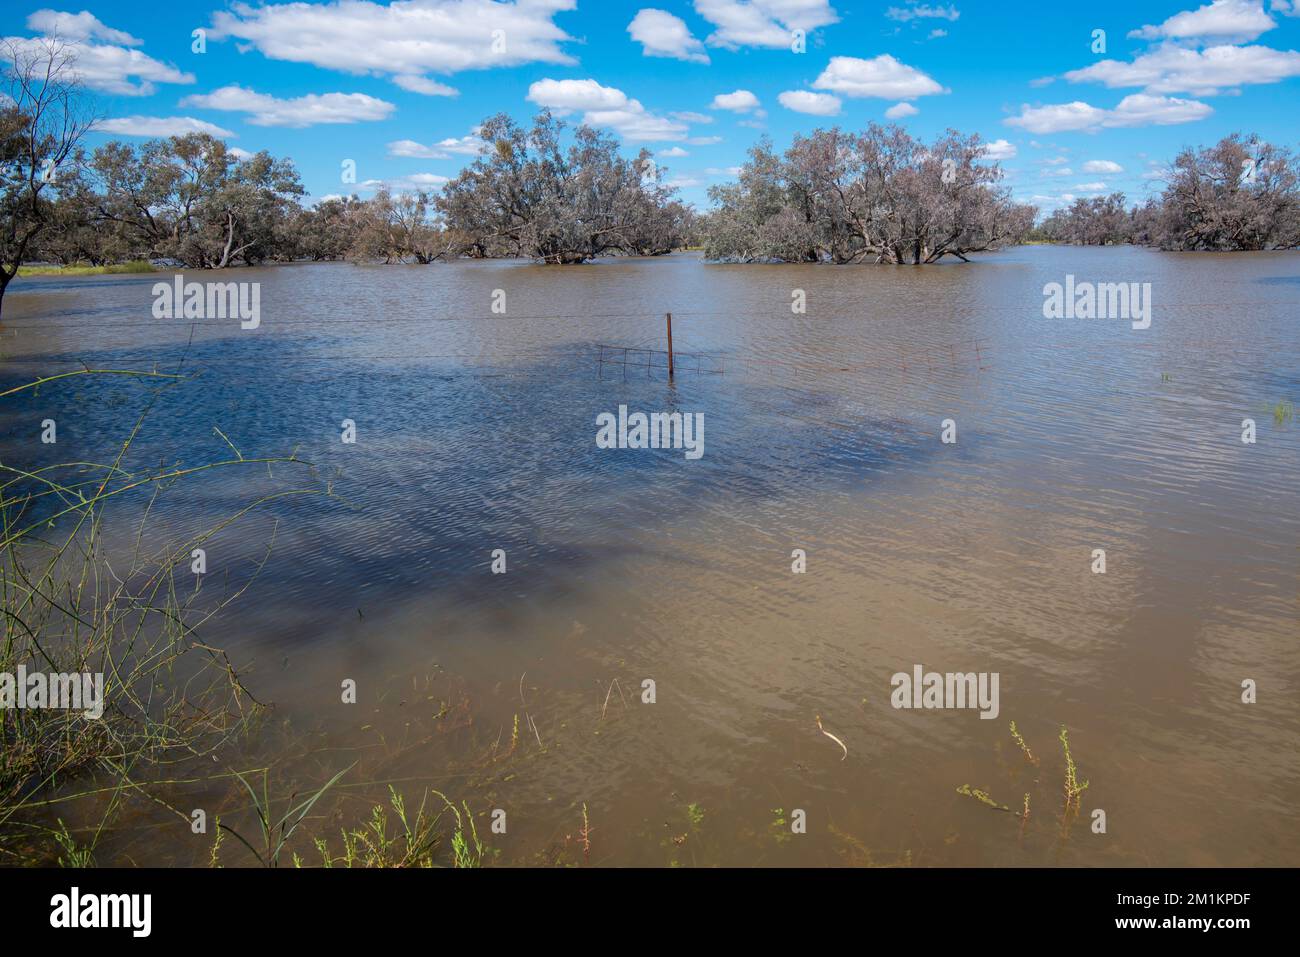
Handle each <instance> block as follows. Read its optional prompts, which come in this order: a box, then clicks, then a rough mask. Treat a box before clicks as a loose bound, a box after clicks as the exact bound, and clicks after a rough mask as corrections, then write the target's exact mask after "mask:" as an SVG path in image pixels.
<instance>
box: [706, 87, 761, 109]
mask: <svg viewBox="0 0 1300 957" xmlns="http://www.w3.org/2000/svg"><path fill="white" fill-rule="evenodd" d="M758 107H759V102H758V97H756V96H755V95H754V94H753V93H751V92H749V90H736V91H735V92H734V93H719V94H718V95H717V96H715V97H714V98H713V102H712V103H710V104H709V108H710V109H714V110H731V111H732V112H733V113H749V112H750V111H752V110H756V109H758Z"/></svg>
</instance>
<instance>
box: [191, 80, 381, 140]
mask: <svg viewBox="0 0 1300 957" xmlns="http://www.w3.org/2000/svg"><path fill="white" fill-rule="evenodd" d="M181 106H197V107H200V108H202V109H208V110H225V111H228V112H233V113H246V114H248V122H249V123H251V124H252V125H253V126H288V127H293V128H297V129H301V128H302V127H306V126H315V125H316V124H318V123H356V122H358V121H361V120H382V119H384V118H386V117H387V116H388V115H389V114H390V113H392V112H393V110H395V109H396V107H395V106H393V104H391V103H387V102H385V101H384V100H380V99H376V98H375V97H373V96H367V95H366V94H364V93H308V94H307V95H306V96H299V97H294V98H293V99H280V98H278V97H274V96H271V95H270V94H268V93H258V92H257V91H255V90H250V89H245V88H244V87H242V86H239V85H238V84H232V85H230V86H223V87H221V88H220V89H217V90H213V91H212V92H211V93H198V94H194V95H192V96H187V97H185V99H183V100H181Z"/></svg>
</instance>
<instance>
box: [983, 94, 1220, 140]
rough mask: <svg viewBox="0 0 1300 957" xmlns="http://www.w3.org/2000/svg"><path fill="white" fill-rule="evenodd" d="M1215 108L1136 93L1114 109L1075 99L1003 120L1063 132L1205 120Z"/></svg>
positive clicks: (1033, 130)
mask: <svg viewBox="0 0 1300 957" xmlns="http://www.w3.org/2000/svg"><path fill="white" fill-rule="evenodd" d="M1213 112H1214V111H1213V110H1212V109H1211V108H1210V107H1209V106H1208V105H1207V104H1205V103H1199V102H1197V101H1196V100H1180V99H1177V98H1175V97H1169V96H1151V95H1149V94H1146V93H1133V94H1130V95H1129V96H1126V97H1124V99H1122V100H1120V101H1119V104H1118V105H1117V106H1116V107H1115V109H1113V110H1105V109H1101V108H1099V107H1096V106H1091V105H1089V104H1087V103H1084V102H1083V101H1082V100H1075V101H1074V102H1072V103H1058V104H1053V105H1049V106H1035V107H1031V106H1028V105H1026V106H1023V107H1021V110H1020V115H1019V116H1013V117H1009V118H1008V119H1006V120H1003V122H1004V123H1006V124H1007V125H1008V126H1019V127H1021V128H1023V129H1026V130H1028V131H1029V132H1031V133H1060V132H1064V131H1069V130H1086V131H1096V130H1099V129H1103V128H1111V127H1130V126H1172V125H1174V124H1176V123H1190V122H1192V121H1194V120H1200V119H1204V118H1205V117H1207V116H1209V115H1210V114H1211V113H1213Z"/></svg>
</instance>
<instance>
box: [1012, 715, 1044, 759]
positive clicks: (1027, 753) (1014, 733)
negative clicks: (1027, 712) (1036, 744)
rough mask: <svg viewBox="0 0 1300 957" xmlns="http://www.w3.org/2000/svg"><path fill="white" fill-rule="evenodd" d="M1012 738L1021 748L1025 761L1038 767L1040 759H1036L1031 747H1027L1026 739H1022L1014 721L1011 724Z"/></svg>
mask: <svg viewBox="0 0 1300 957" xmlns="http://www.w3.org/2000/svg"><path fill="white" fill-rule="evenodd" d="M1011 737H1012V738H1013V739H1014V740H1015V742H1016V744H1017V745H1019V746H1020V751H1021V753H1022V754H1023V755H1024V756H1025V760H1026V761H1028V762H1029V763H1030V764H1032V765H1034V767H1037V766H1038V758H1036V757H1034V752H1032V751H1030V750H1029V745H1027V744H1026V743H1025V739H1024V738H1023V737H1021V735H1020V732H1019V731H1018V730H1017V729H1016V723H1015V722H1014V721H1012V722H1011Z"/></svg>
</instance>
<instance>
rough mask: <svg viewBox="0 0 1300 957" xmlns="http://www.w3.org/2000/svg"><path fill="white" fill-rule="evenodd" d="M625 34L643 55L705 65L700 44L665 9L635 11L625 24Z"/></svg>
mask: <svg viewBox="0 0 1300 957" xmlns="http://www.w3.org/2000/svg"><path fill="white" fill-rule="evenodd" d="M627 32H628V33H629V34H631V36H632V39H633V40H635V41H636V42H637V43H639V44H641V52H642V54H643V55H645V56H662V57H671V58H673V59H675V60H688V61H690V62H692V63H708V62H709V55H708V54H707V53H705V52H704V44H703V43H701V42H700V41H699V40H697V39H695V37H694V36H692V35H691V31H690V28H689V27H688V26H686V23H685V21H683V20H682V18H681V17H676V16H673V15H672V14H671V13H669V12H667V11H666V10H655V9H653V8H647V9H645V10H640V11H638V12H637V15H636V16H635V17H633V18H632V22H631V23H629V24H628V25H627Z"/></svg>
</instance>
